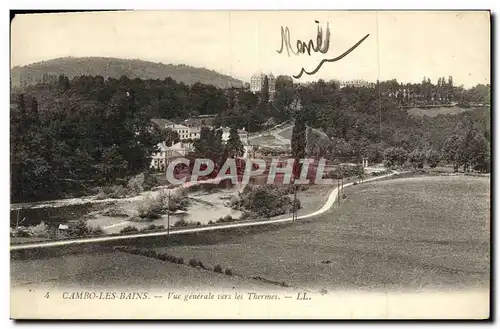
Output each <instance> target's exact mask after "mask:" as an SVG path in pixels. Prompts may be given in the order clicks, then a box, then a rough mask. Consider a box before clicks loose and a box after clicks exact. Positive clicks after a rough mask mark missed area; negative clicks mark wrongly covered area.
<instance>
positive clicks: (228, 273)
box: [224, 268, 233, 275]
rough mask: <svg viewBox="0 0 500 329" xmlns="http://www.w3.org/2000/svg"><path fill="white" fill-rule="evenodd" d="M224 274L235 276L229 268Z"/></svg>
mask: <svg viewBox="0 0 500 329" xmlns="http://www.w3.org/2000/svg"><path fill="white" fill-rule="evenodd" d="M224 274H226V275H233V271H231V269H229V268H226V270H225V271H224Z"/></svg>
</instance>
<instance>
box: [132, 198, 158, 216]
mask: <svg viewBox="0 0 500 329" xmlns="http://www.w3.org/2000/svg"><path fill="white" fill-rule="evenodd" d="M137 212H138V213H139V217H140V218H148V219H154V218H159V217H161V214H162V213H163V212H164V205H163V199H162V197H161V196H160V197H156V198H151V197H146V198H144V200H142V201H141V202H140V203H139V204H138V205H137Z"/></svg>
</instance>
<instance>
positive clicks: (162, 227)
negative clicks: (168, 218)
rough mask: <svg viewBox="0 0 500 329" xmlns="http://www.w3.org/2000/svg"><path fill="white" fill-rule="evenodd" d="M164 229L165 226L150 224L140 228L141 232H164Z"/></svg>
mask: <svg viewBox="0 0 500 329" xmlns="http://www.w3.org/2000/svg"><path fill="white" fill-rule="evenodd" d="M164 229H165V225H155V224H150V225H148V226H146V227H144V228H142V229H141V232H147V231H155V230H164Z"/></svg>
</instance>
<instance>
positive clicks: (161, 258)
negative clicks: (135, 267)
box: [158, 254, 167, 261]
mask: <svg viewBox="0 0 500 329" xmlns="http://www.w3.org/2000/svg"><path fill="white" fill-rule="evenodd" d="M158 259H159V260H163V261H165V260H167V255H166V254H158Z"/></svg>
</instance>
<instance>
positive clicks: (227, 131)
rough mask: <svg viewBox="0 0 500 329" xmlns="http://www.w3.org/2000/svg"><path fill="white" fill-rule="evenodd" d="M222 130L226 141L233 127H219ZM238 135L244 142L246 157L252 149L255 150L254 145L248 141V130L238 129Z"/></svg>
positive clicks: (244, 156) (244, 155) (223, 138)
mask: <svg viewBox="0 0 500 329" xmlns="http://www.w3.org/2000/svg"><path fill="white" fill-rule="evenodd" d="M219 129H221V130H222V140H223V141H224V142H227V141H228V140H229V134H230V132H231V128H229V127H221V128H219ZM238 137H239V138H240V141H241V143H242V144H243V150H244V154H243V158H246V157H248V156H249V155H250V153H251V151H252V150H253V148H252V146H251V145H250V144H249V143H248V132H247V131H246V130H245V128H243V129H238Z"/></svg>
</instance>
